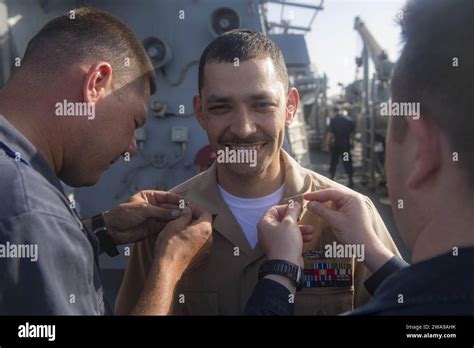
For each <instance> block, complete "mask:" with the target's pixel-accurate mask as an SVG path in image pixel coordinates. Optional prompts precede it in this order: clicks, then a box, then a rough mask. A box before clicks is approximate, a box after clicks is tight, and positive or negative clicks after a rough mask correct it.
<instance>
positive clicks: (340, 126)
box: [329, 115, 355, 147]
mask: <svg viewBox="0 0 474 348" xmlns="http://www.w3.org/2000/svg"><path fill="white" fill-rule="evenodd" d="M354 129H355V125H354V121H353V120H352V119H350V118H348V117H345V116H342V115H337V116H335V117H334V118H332V119H331V122H330V123H329V130H330V132H331V133H333V134H334V140H333V145H336V146H338V147H348V146H350V137H351V134H352V133H353V132H354Z"/></svg>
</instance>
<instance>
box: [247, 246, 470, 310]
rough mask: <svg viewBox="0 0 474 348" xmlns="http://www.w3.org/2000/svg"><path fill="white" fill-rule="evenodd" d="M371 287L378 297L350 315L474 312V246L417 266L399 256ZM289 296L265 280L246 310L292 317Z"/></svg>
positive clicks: (368, 284)
mask: <svg viewBox="0 0 474 348" xmlns="http://www.w3.org/2000/svg"><path fill="white" fill-rule="evenodd" d="M365 286H366V288H367V289H368V290H369V292H371V293H373V298H372V300H371V301H370V302H369V303H368V304H366V305H364V306H361V307H359V308H357V309H355V310H354V311H352V312H348V313H344V314H349V315H474V247H471V248H460V249H459V250H458V255H453V253H447V254H444V255H441V256H437V257H434V258H431V259H429V260H426V261H423V262H420V263H417V264H414V265H411V266H410V265H409V264H408V263H406V262H405V261H403V260H402V259H400V258H399V257H397V256H394V257H393V258H392V259H390V260H389V261H388V262H387V263H386V264H385V265H383V266H382V267H381V268H380V269H379V270H378V271H377V272H375V273H374V274H373V275H372V276H371V277H370V278H369V279H367V281H366V282H365ZM288 294H289V291H288V290H287V289H286V288H285V287H284V286H283V285H280V284H279V283H277V282H275V281H272V280H268V279H262V280H260V281H259V283H257V286H256V287H255V289H254V291H253V293H252V295H251V296H250V299H249V301H248V303H247V307H246V309H245V312H244V313H245V314H250V315H268V314H271V315H292V314H293V310H294V304H292V303H289V302H288ZM400 295H402V296H403V297H400ZM296 296H298V295H296Z"/></svg>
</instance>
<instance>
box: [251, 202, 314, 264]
mask: <svg viewBox="0 0 474 348" xmlns="http://www.w3.org/2000/svg"><path fill="white" fill-rule="evenodd" d="M300 212H301V205H300V204H299V203H298V202H294V206H293V208H290V207H289V206H288V205H278V206H275V207H272V208H270V209H269V210H268V211H267V212H266V213H265V215H264V216H263V218H262V219H261V220H260V222H259V223H258V225H257V230H258V239H259V240H260V243H261V244H262V247H263V251H264V252H265V255H266V256H267V258H268V259H269V260H271V259H279V260H285V261H288V262H291V263H294V264H296V265H300V266H302V265H303V257H302V253H303V241H304V242H309V241H311V240H312V238H313V236H312V231H313V226H311V225H298V216H299V214H300Z"/></svg>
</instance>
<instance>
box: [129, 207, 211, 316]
mask: <svg viewBox="0 0 474 348" xmlns="http://www.w3.org/2000/svg"><path fill="white" fill-rule="evenodd" d="M211 222H212V217H211V215H210V214H209V213H207V212H206V211H205V210H203V209H200V208H198V207H194V206H192V205H191V206H190V207H187V208H185V209H183V214H182V215H181V217H179V218H178V219H176V220H174V221H171V222H168V224H167V225H166V227H165V228H164V229H163V231H162V232H161V233H160V234H159V235H158V237H157V238H156V242H155V257H154V259H153V264H152V266H151V269H150V273H149V275H148V279H147V282H146V284H145V288H144V289H143V292H142V294H141V296H140V298H139V300H138V303H137V305H136V306H135V309H134V310H133V314H138V315H164V314H169V313H170V312H171V307H172V303H173V298H174V292H175V288H176V284H177V283H178V281H179V279H180V278H181V276H182V275H183V273H184V271H185V270H186V269H187V268H188V267H189V266H190V265H191V264H192V263H193V262H194V261H195V260H196V259H197V258H200V256H201V255H202V254H203V253H205V252H206V251H207V250H208V249H209V248H210V246H211V244H212V226H211Z"/></svg>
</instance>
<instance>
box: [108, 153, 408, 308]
mask: <svg viewBox="0 0 474 348" xmlns="http://www.w3.org/2000/svg"><path fill="white" fill-rule="evenodd" d="M281 160H282V162H283V163H282V164H283V168H284V169H285V186H284V193H283V197H282V204H283V200H284V199H285V198H288V197H292V196H296V195H299V194H303V193H307V192H312V191H316V190H320V189H324V188H343V189H344V190H348V188H346V187H344V186H342V185H339V184H337V183H335V182H334V181H332V180H329V179H327V178H326V177H324V176H322V175H319V174H317V173H315V172H313V171H311V170H308V169H305V168H303V167H301V166H300V165H299V164H298V163H297V162H296V161H295V160H293V159H292V158H291V157H290V156H289V155H288V154H287V153H286V152H285V151H284V150H282V151H281ZM172 192H175V193H177V194H179V195H182V196H184V197H185V199H186V200H187V201H190V202H192V203H194V204H197V205H199V206H201V207H203V208H205V209H206V210H207V211H209V213H211V214H212V215H213V216H215V218H214V221H213V224H212V227H213V245H212V248H211V251H210V254H209V256H208V258H207V259H206V261H204V262H203V263H201V264H200V265H199V266H197V267H191V268H190V269H188V271H186V272H185V274H184V275H183V277H182V278H181V280H180V281H179V283H178V285H177V288H176V292H175V301H174V304H173V310H172V312H173V314H177V315H239V314H242V312H243V310H244V308H245V305H246V303H247V299H248V298H249V296H250V294H251V292H252V290H253V288H254V286H255V285H256V283H257V281H258V279H257V278H258V269H259V267H260V265H261V264H262V263H263V262H264V261H265V260H266V258H265V255H264V253H263V251H262V248H261V245H260V243H257V245H256V246H255V248H254V249H252V248H251V246H250V245H249V243H248V241H247V238H246V237H245V235H244V233H243V232H242V230H241V228H240V226H239V224H238V222H237V221H236V219H235V218H234V216H233V214H232V212H231V211H230V210H229V208H228V206H227V205H226V203H225V202H224V200H223V199H222V198H221V196H220V194H219V190H218V186H217V172H216V163H214V164H213V165H212V166H211V167H210V168H209V169H208V170H207V171H205V172H203V173H201V174H199V175H197V176H195V177H193V178H191V179H189V180H188V181H186V182H184V183H183V184H181V185H179V186H177V187H176V188H174V189H173V190H172ZM366 200H367V206H368V208H369V209H370V211H371V217H372V225H373V227H374V230H375V232H376V233H377V235H378V236H379V238H380V239H381V240H382V242H383V243H384V244H385V245H386V246H387V247H388V248H389V249H390V250H391V251H392V252H394V253H395V254H396V255H399V253H398V250H397V248H396V246H395V244H394V243H393V240H392V238H391V237H390V235H389V233H388V231H387V229H386V227H385V225H384V223H383V221H382V219H381V217H380V215H379V214H378V212H377V210H376V209H375V207H374V205H373V203H372V202H371V201H370V199H369V198H367V199H366ZM295 201H299V202H300V203H303V201H302V200H301V199H300V200H298V199H296V200H295ZM300 223H301V224H310V225H313V227H314V230H313V234H314V236H313V240H312V241H311V242H309V243H305V244H304V250H323V249H324V246H325V245H327V244H332V243H333V242H334V241H335V237H334V235H333V233H332V231H331V228H330V227H329V225H328V224H327V223H326V222H324V221H323V220H322V219H321V218H319V217H318V216H316V215H315V214H313V213H311V212H309V211H307V210H306V208H303V209H302V213H301V220H300ZM154 243H155V238H148V239H146V240H144V241H142V242H140V243H137V244H136V245H135V246H134V248H133V251H132V254H131V256H130V260H129V263H128V267H127V270H126V272H125V276H124V279H123V282H122V286H121V288H120V291H119V295H118V298H117V301H116V313H117V314H129V313H130V312H131V311H132V310H133V308H134V306H135V304H136V302H137V300H138V298H139V296H140V294H141V291H142V290H143V288H144V284H145V281H146V279H147V276H148V272H149V271H150V268H151V265H152V261H153V257H154ZM306 261H308V260H306V259H305V262H306ZM309 261H311V260H309ZM318 261H326V262H345V263H346V264H347V263H351V264H352V267H353V269H352V275H353V277H354V279H353V283H352V285H350V286H345V287H313V288H304V289H303V290H302V291H300V292H297V293H296V297H295V314H297V315H298V314H300V315H306V314H308V315H315V314H316V315H318V314H328V315H336V314H340V313H343V312H345V311H349V310H352V309H354V307H358V306H361V305H363V304H365V303H367V302H368V301H369V300H370V295H369V293H368V292H367V290H366V289H365V286H364V281H365V280H366V279H367V278H368V277H369V276H370V274H369V272H368V270H367V269H366V268H365V266H364V265H363V264H362V263H359V262H357V261H355V257H352V258H346V259H341V258H339V259H331V260H328V259H327V260H318Z"/></svg>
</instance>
